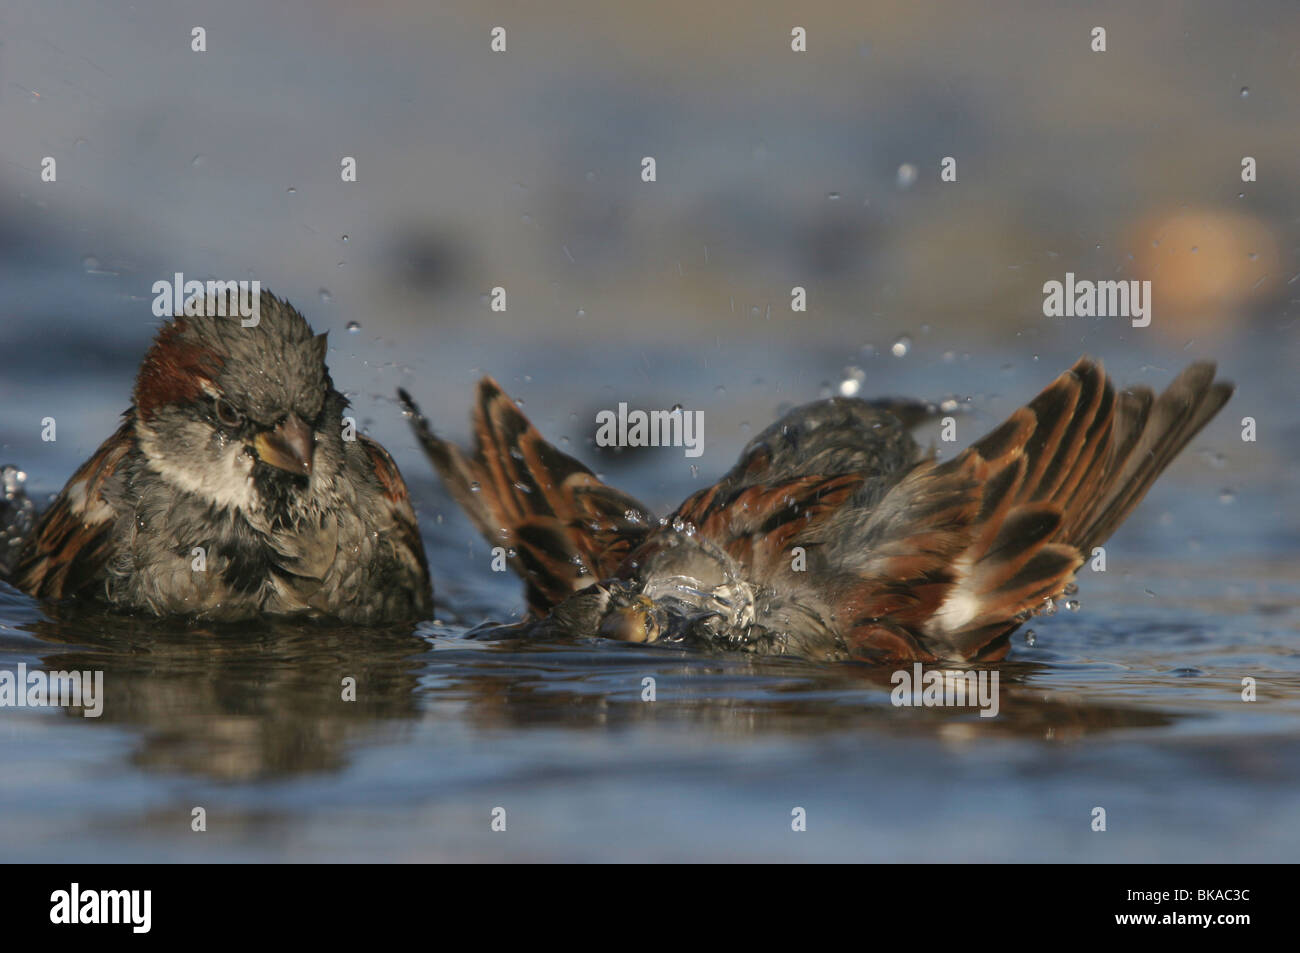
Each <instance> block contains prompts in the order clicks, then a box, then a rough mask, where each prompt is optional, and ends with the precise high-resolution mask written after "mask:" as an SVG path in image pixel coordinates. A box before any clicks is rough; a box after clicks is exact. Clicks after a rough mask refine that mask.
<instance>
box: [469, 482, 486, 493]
mask: <svg viewBox="0 0 1300 953" xmlns="http://www.w3.org/2000/svg"><path fill="white" fill-rule="evenodd" d="M481 489H483V488H482V487H481V486H479V485H478V481H477V480H475V481H474V482H473V483H471V484H470V485H469V491H470V492H471V493H477V492H478V491H479V490H481Z"/></svg>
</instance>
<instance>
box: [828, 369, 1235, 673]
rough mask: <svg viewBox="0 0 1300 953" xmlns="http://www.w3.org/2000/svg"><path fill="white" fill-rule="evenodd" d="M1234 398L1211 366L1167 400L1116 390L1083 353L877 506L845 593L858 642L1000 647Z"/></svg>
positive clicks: (949, 649) (1187, 374) (946, 648)
mask: <svg viewBox="0 0 1300 953" xmlns="http://www.w3.org/2000/svg"><path fill="white" fill-rule="evenodd" d="M1231 393H1232V386H1231V385H1230V384H1226V383H1222V382H1220V383H1215V382H1214V366H1213V365H1212V364H1205V363H1202V364H1194V365H1192V366H1191V367H1189V368H1187V369H1186V370H1185V371H1183V373H1182V374H1180V375H1179V376H1178V377H1177V378H1176V379H1175V380H1174V382H1173V383H1172V384H1171V385H1170V386H1169V388H1168V389H1167V390H1166V391H1165V392H1164V393H1163V394H1161V395H1160V396H1159V397H1158V398H1153V396H1152V394H1151V392H1150V391H1149V390H1146V389H1145V388H1139V389H1135V390H1131V391H1127V392H1125V393H1123V394H1120V395H1118V396H1116V394H1115V392H1114V390H1113V388H1112V387H1111V386H1110V384H1109V382H1108V381H1107V380H1106V377H1105V374H1104V372H1103V371H1102V368H1101V366H1100V365H1099V364H1097V363H1095V362H1093V361H1090V360H1088V359H1086V358H1085V359H1081V360H1080V361H1079V362H1077V363H1076V364H1075V365H1074V367H1073V368H1071V369H1070V370H1069V371H1067V372H1066V373H1064V374H1062V375H1061V376H1060V377H1059V378H1057V380H1056V381H1055V382H1053V383H1052V385H1051V386H1049V387H1048V388H1047V389H1046V390H1044V391H1043V392H1042V393H1041V394H1039V395H1038V397H1036V398H1034V400H1033V401H1031V402H1030V403H1029V404H1028V405H1026V406H1025V407H1022V408H1020V409H1019V410H1017V411H1016V412H1015V413H1014V414H1012V415H1011V417H1010V418H1009V419H1008V420H1007V421H1006V422H1005V423H1003V424H1002V425H1001V426H1000V427H998V428H997V429H995V430H994V431H993V432H992V433H990V434H988V435H987V436H986V437H984V438H983V439H981V440H979V441H978V442H976V443H975V444H974V445H972V446H971V447H970V448H969V449H968V450H966V451H965V452H964V453H962V454H961V455H960V456H958V457H957V458H956V459H954V460H952V461H951V462H949V463H947V464H942V465H931V464H922V466H921V467H919V468H918V469H917V470H916V471H914V472H913V473H912V474H910V475H909V476H908V477H907V478H906V479H904V480H903V481H902V482H901V483H900V484H899V485H898V486H897V487H895V489H894V490H893V491H891V493H890V494H889V495H888V496H887V497H886V498H885V499H884V500H883V501H882V502H881V505H880V506H879V507H878V508H877V511H876V513H874V514H873V515H872V518H871V520H870V521H869V523H868V526H867V528H866V529H867V532H866V534H865V536H866V537H867V539H865V540H864V543H866V546H867V549H868V552H871V553H872V555H871V556H870V557H868V558H866V559H864V560H863V565H862V569H863V570H864V571H863V572H860V573H859V574H858V577H857V581H856V583H855V584H854V585H853V587H852V590H851V592H850V595H849V596H848V597H847V598H846V599H845V603H846V606H847V607H848V608H850V609H851V613H852V615H853V619H852V621H851V625H852V627H853V631H852V634H851V636H850V642H851V643H856V644H859V645H868V646H869V645H870V644H871V643H872V642H873V640H876V639H877V637H879V638H880V639H886V638H888V639H893V638H895V637H896V635H895V630H896V628H897V627H898V626H900V625H901V626H903V627H904V628H906V629H908V630H909V631H911V632H913V633H914V634H915V635H916V636H917V637H918V639H919V641H920V642H922V643H923V644H925V645H927V646H928V647H930V648H931V650H932V651H933V652H934V654H936V655H939V656H952V655H956V656H958V657H964V658H969V657H972V656H976V655H986V656H987V655H989V654H990V653H996V652H998V651H1000V650H1003V646H1002V645H1001V644H1000V642H999V640H1000V639H1001V638H1002V637H1004V636H1006V635H1008V634H1009V633H1010V632H1011V631H1012V630H1013V629H1014V628H1015V627H1016V625H1018V623H1019V621H1020V619H1021V618H1023V616H1022V613H1024V612H1026V611H1027V610H1029V609H1032V608H1034V607H1035V606H1037V605H1039V604H1040V603H1041V602H1042V601H1043V600H1044V599H1045V598H1047V597H1050V596H1057V595H1060V593H1061V591H1062V590H1063V589H1064V588H1065V586H1066V585H1067V584H1068V583H1069V581H1070V579H1071V578H1072V577H1073V575H1074V573H1075V571H1076V570H1077V569H1078V568H1079V566H1080V565H1081V564H1082V563H1083V561H1084V559H1085V557H1086V556H1087V555H1088V554H1089V553H1090V552H1091V549H1092V547H1094V546H1096V545H1098V544H1100V543H1102V542H1104V541H1105V539H1106V538H1107V537H1108V536H1109V535H1110V533H1111V532H1112V531H1113V530H1114V529H1115V528H1116V527H1117V526H1118V525H1119V524H1120V523H1121V522H1122V521H1123V520H1124V518H1125V517H1126V516H1127V515H1128V514H1129V513H1130V512H1131V511H1132V510H1133V508H1134V507H1135V506H1136V505H1137V504H1138V502H1139V501H1140V500H1141V499H1142V497H1143V495H1144V494H1145V493H1146V491H1147V490H1148V489H1149V488H1150V486H1151V484H1152V483H1153V482H1154V480H1155V479H1156V477H1157V476H1159V474H1160V473H1161V472H1162V471H1163V470H1164V468H1165V467H1167V466H1168V465H1169V463H1170V462H1171V461H1172V460H1173V458H1174V457H1175V456H1177V454H1178V453H1179V452H1180V451H1181V450H1182V449H1183V448H1184V447H1185V446H1186V445H1187V443H1188V442H1189V441H1190V440H1191V439H1192V437H1193V436H1195V434H1196V433H1198V432H1199V431H1200V430H1201V428H1202V427H1204V426H1205V424H1206V423H1207V422H1208V421H1209V420H1210V418H1212V417H1213V416H1214V414H1215V413H1216V412H1217V411H1218V410H1219V409H1220V408H1221V407H1222V406H1223V404H1224V403H1225V402H1226V401H1227V399H1228V397H1229V396H1230V395H1231ZM945 504H946V505H945ZM873 536H874V537H878V541H877V542H875V543H874V544H873V542H872V540H871V538H872V537H873ZM873 545H875V546H876V547H877V548H876V549H875V550H874V552H873V551H872V549H871V547H872V546H873Z"/></svg>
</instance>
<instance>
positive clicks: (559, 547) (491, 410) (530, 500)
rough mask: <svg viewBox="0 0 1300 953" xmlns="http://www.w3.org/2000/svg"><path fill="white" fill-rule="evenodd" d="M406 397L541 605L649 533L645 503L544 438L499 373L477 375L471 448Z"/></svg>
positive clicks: (478, 519) (465, 504)
mask: <svg viewBox="0 0 1300 953" xmlns="http://www.w3.org/2000/svg"><path fill="white" fill-rule="evenodd" d="M398 396H399V397H400V398H401V401H402V404H403V406H404V407H405V409H406V410H407V412H408V414H409V415H410V418H411V424H412V427H413V429H414V431H415V434H416V437H417V439H418V440H419V441H420V445H421V447H423V449H424V451H425V453H426V454H427V455H428V457H429V459H430V461H432V463H433V465H434V468H435V469H436V470H437V471H438V474H439V476H440V477H441V478H442V481H443V483H444V485H445V486H446V487H447V490H448V492H450V493H451V495H452V498H453V499H455V500H456V502H457V503H458V504H460V506H461V508H462V509H464V510H465V512H466V514H467V515H468V516H469V518H470V520H471V522H473V523H474V525H475V526H476V527H477V529H478V530H479V532H480V533H482V534H483V536H484V538H486V539H487V540H488V541H489V542H490V543H492V544H493V545H502V546H506V547H507V548H509V549H513V550H514V551H515V559H514V560H513V564H514V568H515V570H516V571H517V572H518V573H519V574H520V575H521V576H522V577H523V578H524V580H525V583H526V585H527V592H528V601H529V605H530V607H531V608H532V609H533V611H535V612H536V613H538V614H544V613H545V612H547V611H548V610H549V609H550V608H552V607H553V606H555V605H556V604H557V603H559V602H560V601H562V600H563V599H565V598H567V597H568V596H569V595H571V594H572V593H573V592H576V591H577V590H579V589H582V588H585V587H586V586H588V585H590V584H591V583H592V582H594V581H597V580H600V579H603V578H606V577H608V576H610V575H612V574H613V572H614V570H615V569H616V568H617V567H618V565H619V563H621V562H622V560H623V557H624V556H626V555H627V553H628V552H630V551H631V550H632V549H633V548H635V546H636V545H639V543H640V542H641V540H642V539H643V538H644V537H645V535H646V533H648V531H649V529H650V525H651V520H650V514H649V511H648V510H646V508H645V507H643V506H642V505H641V504H640V503H638V502H637V501H636V500H634V499H632V498H631V497H629V496H627V495H626V494H623V493H620V492H619V491H617V490H615V489H613V488H611V487H609V486H606V485H605V484H604V483H602V482H601V481H600V480H599V479H597V478H596V476H595V474H593V473H592V472H591V471H590V470H589V469H587V468H586V467H585V466H583V465H582V464H581V463H579V462H578V461H577V460H575V459H573V458H572V457H570V456H569V455H568V454H565V453H563V452H561V451H560V450H558V449H556V448H555V447H554V446H552V445H551V444H550V443H548V442H547V441H546V440H545V439H543V438H542V436H541V434H540V433H538V432H537V430H536V428H534V427H533V425H532V424H531V423H529V421H528V419H527V418H526V417H525V416H524V415H523V414H522V413H521V412H520V411H519V408H518V407H517V406H515V403H514V401H512V400H511V399H510V398H509V396H507V395H506V393H505V392H504V391H503V390H502V389H501V387H500V386H499V385H498V384H497V383H496V381H494V380H492V379H491V378H484V379H483V380H481V381H480V382H479V386H478V393H477V398H476V401H475V404H474V412H473V417H472V422H473V429H474V448H473V450H472V451H471V453H470V454H469V455H468V456H467V455H466V454H464V453H462V452H461V450H460V449H459V448H458V447H456V446H455V445H454V444H451V443H448V442H447V441H445V440H442V439H441V438H439V437H438V436H437V435H435V434H434V433H433V431H432V430H431V429H430V428H429V425H428V422H427V421H426V420H425V419H424V417H423V416H422V415H421V414H420V412H419V409H418V408H417V407H416V406H415V402H414V401H413V400H411V397H410V395H409V394H407V393H406V392H405V391H398Z"/></svg>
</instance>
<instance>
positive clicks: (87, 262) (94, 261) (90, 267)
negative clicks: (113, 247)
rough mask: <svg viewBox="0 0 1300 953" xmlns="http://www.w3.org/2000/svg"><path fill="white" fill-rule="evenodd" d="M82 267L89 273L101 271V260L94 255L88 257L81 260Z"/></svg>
mask: <svg viewBox="0 0 1300 953" xmlns="http://www.w3.org/2000/svg"><path fill="white" fill-rule="evenodd" d="M81 267H82V268H84V269H85V270H86V271H89V272H94V271H99V259H98V258H96V257H95V256H94V255H87V256H86V257H85V258H83V259H81Z"/></svg>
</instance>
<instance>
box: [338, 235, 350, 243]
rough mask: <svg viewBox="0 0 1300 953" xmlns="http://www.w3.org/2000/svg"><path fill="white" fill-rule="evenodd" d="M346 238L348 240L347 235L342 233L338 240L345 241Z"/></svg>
mask: <svg viewBox="0 0 1300 953" xmlns="http://www.w3.org/2000/svg"><path fill="white" fill-rule="evenodd" d="M347 240H348V236H346V235H344V236H343V237H342V238H340V239H339V241H342V242H346V241H347Z"/></svg>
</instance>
